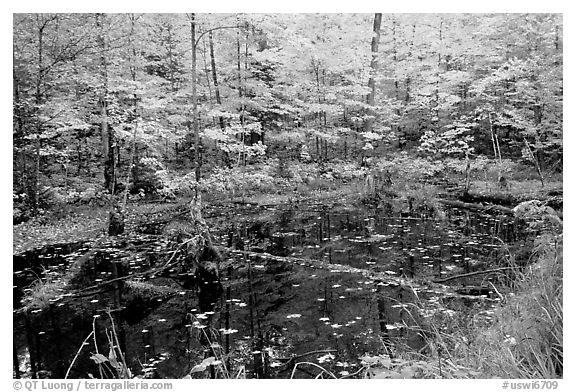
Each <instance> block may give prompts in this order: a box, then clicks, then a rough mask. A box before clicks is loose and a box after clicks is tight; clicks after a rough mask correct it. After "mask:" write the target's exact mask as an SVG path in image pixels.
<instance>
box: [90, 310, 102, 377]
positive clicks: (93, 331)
mask: <svg viewBox="0 0 576 392" xmlns="http://www.w3.org/2000/svg"><path fill="white" fill-rule="evenodd" d="M92 333H93V334H94V350H96V354H99V352H98V343H97V342H96V317H94V318H92ZM98 371H99V372H100V378H101V379H103V378H104V372H103V370H102V364H101V363H100V362H98Z"/></svg>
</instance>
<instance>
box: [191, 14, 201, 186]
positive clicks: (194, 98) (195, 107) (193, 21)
mask: <svg viewBox="0 0 576 392" xmlns="http://www.w3.org/2000/svg"><path fill="white" fill-rule="evenodd" d="M189 18H190V40H191V43H192V73H191V79H192V130H193V133H194V164H195V173H196V182H199V181H200V166H201V163H200V130H199V126H198V86H197V80H196V14H190V15H189Z"/></svg>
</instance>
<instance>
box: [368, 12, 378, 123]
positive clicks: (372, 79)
mask: <svg viewBox="0 0 576 392" xmlns="http://www.w3.org/2000/svg"><path fill="white" fill-rule="evenodd" d="M381 25H382V14H378V13H377V14H374V26H373V29H372V31H373V36H372V45H371V51H372V60H371V61H370V79H369V80H368V88H370V94H368V97H367V103H368V105H370V106H374V100H375V97H376V72H377V71H378V45H379V44H380V26H381ZM374 115H375V113H374V110H373V109H369V110H368V116H369V117H368V118H367V119H366V122H365V123H364V130H365V131H366V132H371V131H372V126H373V124H374V118H373V117H374Z"/></svg>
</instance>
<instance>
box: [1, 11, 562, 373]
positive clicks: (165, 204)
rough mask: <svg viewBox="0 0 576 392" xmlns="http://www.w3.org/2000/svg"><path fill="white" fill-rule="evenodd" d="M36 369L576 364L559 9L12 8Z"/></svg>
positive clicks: (16, 162)
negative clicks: (568, 354)
mask: <svg viewBox="0 0 576 392" xmlns="http://www.w3.org/2000/svg"><path fill="white" fill-rule="evenodd" d="M12 38H13V54H12V56H13V57H12V72H13V77H12V78H13V79H12V83H13V92H12V96H13V138H12V142H13V181H12V189H13V192H12V193H13V287H14V288H13V375H14V377H15V378H60V379H64V378H101V379H113V378H117V379H119V378H124V379H125V378H138V379H147V378H152V379H157V378H171V379H181V378H191V379H198V378H211V379H222V378H225V379H237V378H260V379H261V378H316V379H349V378H353V379H368V378H384V379H385V378H390V379H395V378H426V379H429V378H464V379H478V378H522V379H531V378H532V379H555V378H562V377H563V303H562V296H563V264H562V261H563V259H562V246H563V243H562V238H563V215H562V209H563V182H562V178H563V22H562V15H561V14H520V13H518V14H382V13H375V14H200V13H188V14H106V13H93V14H88V13H85V14H64V13H55V14H40V13H38V14H13V37H12Z"/></svg>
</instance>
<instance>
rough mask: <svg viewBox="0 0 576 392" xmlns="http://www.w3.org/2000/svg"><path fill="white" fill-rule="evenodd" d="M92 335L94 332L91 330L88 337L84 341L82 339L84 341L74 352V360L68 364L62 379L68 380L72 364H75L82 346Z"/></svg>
mask: <svg viewBox="0 0 576 392" xmlns="http://www.w3.org/2000/svg"><path fill="white" fill-rule="evenodd" d="M93 333H94V330H92V331H91V332H90V333H89V334H88V336H86V339H84V341H83V342H82V344H81V345H80V348H79V349H78V351H77V352H76V355H75V356H74V359H72V362H71V363H70V366H69V367H68V371H66V375H65V376H64V379H67V378H68V375H69V374H70V370H72V366H74V363H75V362H76V359H78V356H79V355H80V352H81V351H82V348H83V347H84V345H85V344H86V343H87V342H88V340H89V339H90V338H91V337H92V334H93Z"/></svg>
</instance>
